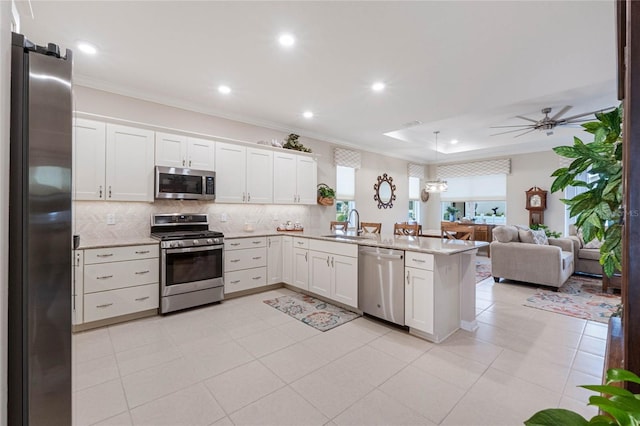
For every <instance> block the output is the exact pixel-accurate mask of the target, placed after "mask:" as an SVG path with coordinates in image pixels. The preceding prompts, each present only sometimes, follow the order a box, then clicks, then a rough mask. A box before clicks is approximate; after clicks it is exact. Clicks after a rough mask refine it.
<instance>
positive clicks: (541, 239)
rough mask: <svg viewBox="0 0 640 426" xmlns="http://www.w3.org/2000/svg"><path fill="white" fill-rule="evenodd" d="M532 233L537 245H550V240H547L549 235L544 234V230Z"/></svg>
mask: <svg viewBox="0 0 640 426" xmlns="http://www.w3.org/2000/svg"><path fill="white" fill-rule="evenodd" d="M531 233H532V234H533V241H534V242H535V243H536V244H539V245H543V246H548V245H549V239H548V238H547V234H546V233H545V232H544V230H543V229H538V230H537V231H533V230H532V231H531Z"/></svg>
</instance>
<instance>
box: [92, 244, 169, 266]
mask: <svg viewBox="0 0 640 426" xmlns="http://www.w3.org/2000/svg"><path fill="white" fill-rule="evenodd" d="M158 252H159V246H158V245H157V244H149V245H141V246H127V247H108V248H100V249H87V250H85V251H84V263H85V265H88V264H92V263H107V262H119V261H121V260H135V259H150V258H154V257H158Z"/></svg>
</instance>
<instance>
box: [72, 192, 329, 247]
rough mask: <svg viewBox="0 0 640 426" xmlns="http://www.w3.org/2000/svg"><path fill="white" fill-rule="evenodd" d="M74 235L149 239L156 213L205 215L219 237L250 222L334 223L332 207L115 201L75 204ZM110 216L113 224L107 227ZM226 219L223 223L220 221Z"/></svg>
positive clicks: (271, 225)
mask: <svg viewBox="0 0 640 426" xmlns="http://www.w3.org/2000/svg"><path fill="white" fill-rule="evenodd" d="M73 206H74V213H73V215H74V234H79V235H80V236H81V238H87V239H90V240H96V239H101V238H105V239H118V238H122V239H131V238H136V237H148V236H149V228H150V223H151V215H152V214H157V213H207V214H208V215H209V228H210V229H212V230H215V231H221V232H222V233H236V232H242V230H243V227H244V225H245V223H247V222H250V223H251V224H252V225H253V229H254V230H255V231H271V230H274V229H275V228H276V227H277V226H278V225H279V224H281V223H284V222H286V221H288V220H290V221H292V222H295V221H299V222H300V223H301V224H302V225H303V226H304V227H305V228H307V229H311V228H325V227H326V228H327V229H329V221H331V220H335V219H333V218H335V207H322V206H317V205H316V206H299V205H272V204H216V203H211V202H205V201H170V200H167V201H156V202H155V203H136V202H117V201H75V202H74V204H73ZM110 215H113V218H114V219H115V224H113V225H108V224H107V218H108V217H109V216H110ZM225 216H226V221H223V220H222V219H223V217H225Z"/></svg>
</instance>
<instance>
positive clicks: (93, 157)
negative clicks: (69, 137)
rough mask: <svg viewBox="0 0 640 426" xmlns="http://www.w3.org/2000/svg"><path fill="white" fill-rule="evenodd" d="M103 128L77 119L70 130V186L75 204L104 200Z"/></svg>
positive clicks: (104, 132) (101, 124)
mask: <svg viewBox="0 0 640 426" xmlns="http://www.w3.org/2000/svg"><path fill="white" fill-rule="evenodd" d="M105 154H106V125H105V124H104V123H101V122H99V121H93V120H85V119H82V118H77V119H76V120H75V122H74V126H73V183H74V192H73V194H74V199H75V200H91V201H95V200H104V199H105V195H106V185H105V181H104V179H105Z"/></svg>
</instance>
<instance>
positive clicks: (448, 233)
mask: <svg viewBox="0 0 640 426" xmlns="http://www.w3.org/2000/svg"><path fill="white" fill-rule="evenodd" d="M440 229H441V232H442V238H447V239H449V240H468V241H475V239H476V236H475V235H476V232H475V231H476V228H475V226H473V225H462V224H459V223H455V222H442V223H441V228H440Z"/></svg>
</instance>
